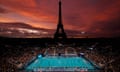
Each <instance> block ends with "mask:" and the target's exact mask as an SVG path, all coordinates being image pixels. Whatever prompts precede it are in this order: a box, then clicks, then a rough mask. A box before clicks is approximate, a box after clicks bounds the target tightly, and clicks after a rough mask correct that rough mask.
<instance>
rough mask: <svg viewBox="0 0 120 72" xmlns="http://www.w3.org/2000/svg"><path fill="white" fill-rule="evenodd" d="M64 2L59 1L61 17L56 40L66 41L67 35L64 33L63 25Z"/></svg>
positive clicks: (59, 17) (55, 35) (55, 36)
mask: <svg viewBox="0 0 120 72" xmlns="http://www.w3.org/2000/svg"><path fill="white" fill-rule="evenodd" d="M61 5H62V2H61V0H59V16H58V25H57V29H56V32H55V34H54V39H66V38H67V35H66V33H65V31H64V26H63V23H62V7H61Z"/></svg>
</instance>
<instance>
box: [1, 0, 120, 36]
mask: <svg viewBox="0 0 120 72" xmlns="http://www.w3.org/2000/svg"><path fill="white" fill-rule="evenodd" d="M62 15H63V24H64V28H65V30H73V31H81V32H82V31H84V32H86V33H89V34H92V35H94V36H101V37H104V36H120V0H62ZM0 22H7V23H9V22H23V23H26V24H29V25H31V26H33V27H38V28H46V29H56V26H57V22H58V0H0Z"/></svg>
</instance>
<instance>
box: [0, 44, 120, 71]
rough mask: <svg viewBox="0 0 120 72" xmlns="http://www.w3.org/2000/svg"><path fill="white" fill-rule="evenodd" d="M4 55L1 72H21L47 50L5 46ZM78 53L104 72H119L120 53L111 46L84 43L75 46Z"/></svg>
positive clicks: (2, 56)
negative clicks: (21, 69) (82, 54)
mask: <svg viewBox="0 0 120 72" xmlns="http://www.w3.org/2000/svg"><path fill="white" fill-rule="evenodd" d="M68 46H69V45H68ZM2 47H3V49H4V50H3V51H4V52H3V53H2V54H1V60H0V72H20V70H19V69H20V68H22V67H23V66H24V65H25V64H26V63H27V62H28V61H30V60H31V59H32V58H34V57H36V56H37V55H38V54H40V53H44V52H45V50H46V49H47V46H46V48H42V47H36V46H35V47H29V46H28V47H24V46H12V45H3V46H2ZM73 47H74V48H75V49H76V51H77V53H78V54H79V53H85V57H86V58H88V59H90V60H92V61H93V62H95V64H96V65H98V66H100V67H101V68H102V69H103V72H119V71H120V59H119V58H120V56H119V52H118V51H113V49H114V46H112V45H111V44H103V43H102V44H101V43H99V42H95V43H83V44H80V45H79V46H78V45H77V46H76V45H75V44H73Z"/></svg>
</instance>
